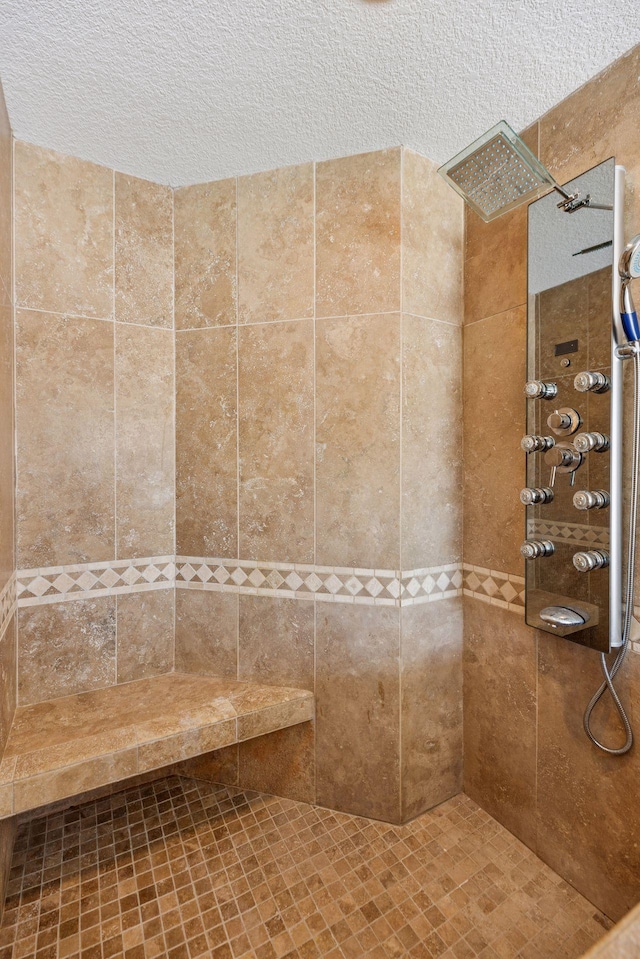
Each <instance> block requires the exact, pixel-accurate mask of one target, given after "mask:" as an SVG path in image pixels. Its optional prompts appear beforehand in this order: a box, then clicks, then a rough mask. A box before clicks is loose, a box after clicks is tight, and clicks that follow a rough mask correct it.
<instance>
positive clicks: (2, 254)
mask: <svg viewBox="0 0 640 959" xmlns="http://www.w3.org/2000/svg"><path fill="white" fill-rule="evenodd" d="M12 162H13V160H12V138H11V124H10V123H9V117H8V114H7V110H6V106H5V102H4V95H3V93H2V86H0V755H1V754H2V751H3V750H4V747H5V743H6V741H7V736H8V733H9V728H10V726H11V721H12V719H13V713H14V710H15V706H16V616H15V612H16V606H15V582H16V579H15V571H16V564H15V542H14V475H13V474H14V467H13V464H14V440H13V437H14V412H15V411H14V399H13V396H14V390H13V249H12V220H13V208H12V190H11V183H12V176H13V173H12ZM14 836H15V824H14V823H13V821H11V820H4V821H3V822H2V823H0V917H1V915H2V908H3V905H4V899H5V889H6V883H7V880H8V874H9V868H10V865H11V852H12V849H13V840H14Z"/></svg>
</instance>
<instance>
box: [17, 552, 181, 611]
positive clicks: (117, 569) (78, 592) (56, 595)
mask: <svg viewBox="0 0 640 959" xmlns="http://www.w3.org/2000/svg"><path fill="white" fill-rule="evenodd" d="M175 573H176V567H175V557H174V556H150V557H145V558H143V559H120V560H111V561H110V562H103V563H78V564H75V565H70V566H47V567H44V568H41V569H21V570H18V572H17V574H16V576H17V597H18V606H41V605H45V604H47V603H63V602H65V601H67V600H74V599H92V598H94V597H98V596H117V595H120V594H122V593H139V592H143V591H145V590H154V589H168V588H171V587H173V586H174V584H175Z"/></svg>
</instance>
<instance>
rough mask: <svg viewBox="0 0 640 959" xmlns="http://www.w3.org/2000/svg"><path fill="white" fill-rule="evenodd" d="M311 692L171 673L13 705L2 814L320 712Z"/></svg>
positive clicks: (1, 774) (1, 772) (1, 779)
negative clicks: (13, 712) (41, 700)
mask: <svg viewBox="0 0 640 959" xmlns="http://www.w3.org/2000/svg"><path fill="white" fill-rule="evenodd" d="M313 711H314V699H313V694H312V693H310V692H307V691H306V690H301V689H289V688H283V687H279V686H262V685H258V684H256V683H241V682H233V681H230V680H222V679H214V678H211V677H206V676H195V675H190V674H189V675H188V674H185V673H169V674H167V675H165V676H156V677H153V678H152V679H142V680H138V681H136V682H132V683H127V684H125V685H122V686H111V687H109V688H107V689H99V690H94V691H92V692H87V693H80V694H78V695H75V696H66V697H64V698H62V699H53V700H50V701H48V702H42V703H37V704H36V705H33V706H22V707H20V708H18V709H17V710H16V713H15V716H14V720H13V723H12V726H11V732H10V734H9V738H8V740H7V745H6V747H5V751H4V754H3V757H2V761H1V762H0V819H5V818H7V817H8V816H12V815H16V814H18V813H24V812H28V811H30V810H33V809H37V808H39V807H40V806H45V805H48V804H49V803H53V802H57V801H58V800H63V799H69V798H72V797H74V796H77V795H79V794H81V793H84V792H87V791H89V790H92V789H96V788H98V787H101V786H108V785H110V784H112V783H119V782H120V781H122V780H126V779H129V778H131V777H133V776H139V775H141V774H144V773H148V772H151V771H152V770H154V769H159V768H162V767H163V766H168V765H171V764H173V763H176V762H180V761H181V760H183V759H189V758H191V757H192V756H199V755H201V754H203V753H207V752H210V751H211V750H213V749H220V748H221V747H223V746H231V745H233V744H234V743H240V742H244V741H245V740H247V739H254V738H255V737H257V736H263V735H265V734H266V733H271V732H275V731H276V730H278V729H285V728H286V727H287V726H293V725H296V724H297V723H303V722H307V721H308V720H310V719H312V718H313Z"/></svg>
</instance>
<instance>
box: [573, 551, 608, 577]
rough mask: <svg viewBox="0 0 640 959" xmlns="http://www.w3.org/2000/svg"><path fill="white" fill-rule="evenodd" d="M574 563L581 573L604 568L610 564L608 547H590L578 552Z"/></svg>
mask: <svg viewBox="0 0 640 959" xmlns="http://www.w3.org/2000/svg"><path fill="white" fill-rule="evenodd" d="M573 565H574V566H575V568H576V569H577V570H578V572H579V573H590V572H591V570H593V569H602V568H603V567H605V566H608V565H609V553H608V551H607V550H606V549H589V550H586V551H585V552H583V553H576V554H575V556H574V557H573Z"/></svg>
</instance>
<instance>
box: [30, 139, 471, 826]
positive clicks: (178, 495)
mask: <svg viewBox="0 0 640 959" xmlns="http://www.w3.org/2000/svg"><path fill="white" fill-rule="evenodd" d="M15 158H16V177H15V196H16V211H17V216H16V266H17V290H18V302H17V305H18V307H19V309H18V320H17V326H16V330H17V343H16V357H17V369H18V391H17V395H18V409H17V419H18V477H17V496H18V510H17V519H18V523H17V535H18V563H19V566H20V567H21V568H30V569H33V568H36V567H38V568H41V567H49V568H51V567H55V566H64V565H70V564H87V563H99V562H100V563H106V562H108V561H109V560H113V559H118V560H120V559H133V558H135V557H144V556H147V557H153V556H170V555H172V554H173V553H174V552H175V553H177V554H178V555H181V556H195V557H198V556H200V557H219V558H223V559H224V558H226V559H230V560H233V559H242V560H256V561H261V562H263V563H264V562H267V563H269V562H272V563H297V564H319V565H322V566H330V567H334V566H337V567H355V568H363V569H379V570H389V571H395V570H399V569H402V568H405V569H407V568H408V569H411V568H424V567H433V566H440V565H450V564H456V563H459V562H460V559H461V544H460V540H461V520H460V513H461V501H460V456H459V448H460V430H461V425H460V421H461V413H460V395H461V367H460V361H461V335H460V327H461V320H462V315H461V308H462V282H461V252H462V209H461V205H460V202H459V200H458V199H457V198H456V197H455V196H454V195H453V194H451V193H450V192H449V191H447V190H446V189H444V185H443V184H442V182H441V181H440V179H439V178H438V177H437V175H436V172H435V168H434V166H433V164H431V163H430V162H429V161H426V160H424V159H423V158H422V157H419V156H418V155H417V154H414V153H412V152H411V151H406V150H403V149H401V148H397V149H392V150H383V151H380V152H378V153H372V154H364V155H361V156H355V157H346V158H342V159H339V160H333V161H329V162H325V163H320V164H317V165H314V164H303V165H300V166H296V167H289V168H285V169H280V170H274V171H269V172H267V173H263V174H256V175H254V176H248V177H241V178H239V179H238V180H235V179H230V180H225V181H221V182H217V183H209V184H199V185H196V186H193V187H185V188H182V189H180V190H177V191H175V194H173V202H172V192H171V191H170V190H168V189H167V188H164V187H161V186H158V185H157V184H153V183H149V182H147V181H143V180H139V179H137V178H135V177H130V176H125V175H123V174H119V173H114V172H113V171H111V170H106V169H105V168H102V167H97V166H96V165H94V164H91V163H86V162H84V161H80V160H76V159H74V158H69V157H63V156H61V155H59V154H56V153H54V152H52V151H49V150H44V149H42V148H39V147H32V146H30V145H28V144H24V143H19V144H17V146H16V151H15ZM172 246H173V251H174V255H173V258H172V256H171V249H172ZM403 262H404V264H405V268H404V270H403V269H402V264H403ZM174 274H175V330H174V329H173V326H174V322H173V313H174V300H173V290H174ZM403 309H404V312H403ZM174 381H175V382H174ZM174 402H175V427H174V413H173V410H174ZM174 440H175V458H174ZM174 476H175V498H174V486H173V481H174ZM174 509H175V538H176V543H175V548H174V542H173V540H174ZM143 565H144V564H143ZM120 574H122V575H123V576H124V573H123V571H122V570H120ZM96 575H99V576H101V577H102V576H103V575H104V571H103V569H102V568H101V570H100V572H98V573H96ZM393 575H395V574H393ZM74 576H79V573H78V572H77V571H74ZM120 581H121V580H119V581H118V582H120ZM101 582H102V579H101ZM48 585H49V584H48V582H47V583H44V585H43V587H42V589H43V590H44V591H46V590H47V588H48ZM181 585H182V586H184V585H185V584H184V583H182V584H181ZM55 598H56V597H54V596H47V597H45V599H46V600H47V602H46V603H45V604H41V603H39V602H38V601H37V600H35V601H32V600H30V602H31V603H32V604H31V605H30V606H28V607H27V606H24V607H23V608H22V609H21V611H20V630H19V639H18V648H19V660H20V668H19V682H18V690H19V696H20V699H21V701H23V702H35V701H38V700H39V699H43V698H48V697H56V696H62V695H66V694H70V693H74V692H80V691H82V690H88V689H95V688H99V687H100V686H105V685H109V684H112V683H119V682H128V681H131V680H133V679H138V678H143V677H146V676H149V675H153V674H156V673H162V672H166V671H168V670H171V669H173V668H174V667H175V668H176V669H179V670H186V671H194V672H199V673H213V674H218V675H222V676H228V677H236V676H237V677H238V678H241V679H242V678H245V679H249V678H255V679H262V680H263V681H268V682H272V683H276V684H278V683H279V684H285V685H286V684H290V685H298V686H304V687H309V688H314V689H315V690H316V693H317V696H318V727H317V733H318V734H317V736H316V729H315V727H314V725H313V724H307V725H306V726H305V727H303V728H301V729H296V730H286V731H283V732H282V733H279V734H277V735H276V736H271V737H262V738H261V739H259V740H256V741H255V742H253V743H250V744H244V745H242V746H241V747H238V748H236V747H234V748H233V749H232V750H231V751H230V752H229V751H227V750H223V751H222V754H221V755H216V756H212V757H208V758H207V759H206V760H202V761H200V762H199V764H195V763H191V766H192V767H194V766H195V765H198V768H199V769H200V770H201V771H202V770H205V771H206V772H207V774H208V775H213V773H212V770H215V771H216V775H217V776H223V777H227V778H229V779H230V780H233V781H234V782H241V783H242V784H243V785H247V786H249V785H251V786H252V787H253V788H258V787H260V788H263V789H268V790H275V791H278V792H282V793H285V794H287V795H292V796H295V797H296V798H307V799H312V798H315V797H316V796H317V797H318V798H320V799H321V801H323V802H330V803H331V804H333V805H336V806H338V807H340V808H344V809H351V810H352V811H359V812H365V813H366V812H367V811H368V814H370V815H376V816H381V817H383V818H389V819H393V820H395V821H397V820H399V819H400V818H402V816H404V815H407V816H409V815H415V814H416V813H417V812H419V811H421V810H422V809H423V808H426V806H428V805H431V804H433V803H434V802H437V801H440V800H441V799H442V798H445V793H446V794H451V793H452V792H454V791H455V790H456V788H457V787H458V785H459V777H460V756H457V757H456V755H455V753H456V750H458V751H459V739H460V736H459V731H460V716H459V707H460V688H461V681H460V660H461V656H460V622H459V616H458V613H457V608H458V604H457V603H454V602H446V603H442V604H433V606H432V608H430V609H429V610H427V609H426V607H425V609H424V610H422V611H421V610H419V608H418V607H415V609H414V608H412V609H410V610H401V609H400V608H385V607H382V606H374V605H373V604H372V605H370V606H364V605H360V606H357V607H356V606H350V605H349V604H346V603H335V604H327V603H323V604H319V605H318V609H316V608H315V605H316V604H315V603H314V601H313V599H312V600H311V601H306V602H305V601H294V600H284V599H279V598H277V597H274V598H269V599H265V598H262V597H251V596H238V595H236V594H234V593H233V592H213V591H211V590H209V589H201V590H194V589H191V588H185V589H183V588H180V589H177V590H176V597H175V602H174V597H173V591H172V590H159V591H154V592H136V593H130V594H128V595H119V596H117V597H116V596H95V597H92V596H85V597H83V598H81V599H80V598H79V599H76V600H75V601H69V602H55V601H54V602H50V600H51V599H55ZM174 610H175V633H174V632H173V618H174ZM439 610H440V612H439ZM405 619H406V632H407V659H406V662H403V622H404V621H405ZM443 624H444V625H443ZM444 633H446V636H447V639H446V641H445V639H444V638H443V637H444ZM372 649H373V650H374V653H373V656H372V655H371V650H372ZM432 657H433V663H431V658H432ZM431 666H433V670H434V671H431ZM447 678H448V682H447ZM434 684H435V685H434ZM351 686H353V688H354V690H356V692H357V695H355V696H350V694H349V688H350V687H351ZM436 686H437V687H438V689H439V690H440V691H441V692H442V693H443V699H442V702H441V703H436V702H435V701H434V689H435V687H436ZM403 690H404V693H403ZM403 695H404V698H403ZM415 702H419V703H420V704H421V706H420V710H419V711H418V710H417V709H416V707H415ZM425 709H426V710H427V712H428V713H429V717H430V718H429V721H428V722H426V723H425V717H424V711H425ZM343 734H348V737H349V743H350V746H349V748H348V749H346V748H345V746H344V744H341V743H340V741H339V740H340V737H341V736H342V735H343ZM439 734H441V741H438V743H437V745H436V746H434V743H435V742H436V740H438V735H439ZM403 737H404V741H405V742H406V743H407V744H411V748H408V746H407V747H405V748H404V751H403V748H402V741H403ZM401 769H402V777H403V778H404V784H405V785H404V790H405V791H404V792H403V790H402V788H401V772H400V770H401ZM363 775H364V776H365V778H366V781H367V784H368V785H367V788H366V789H365V790H362V789H359V783H360V780H361V777H362V776H363Z"/></svg>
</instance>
